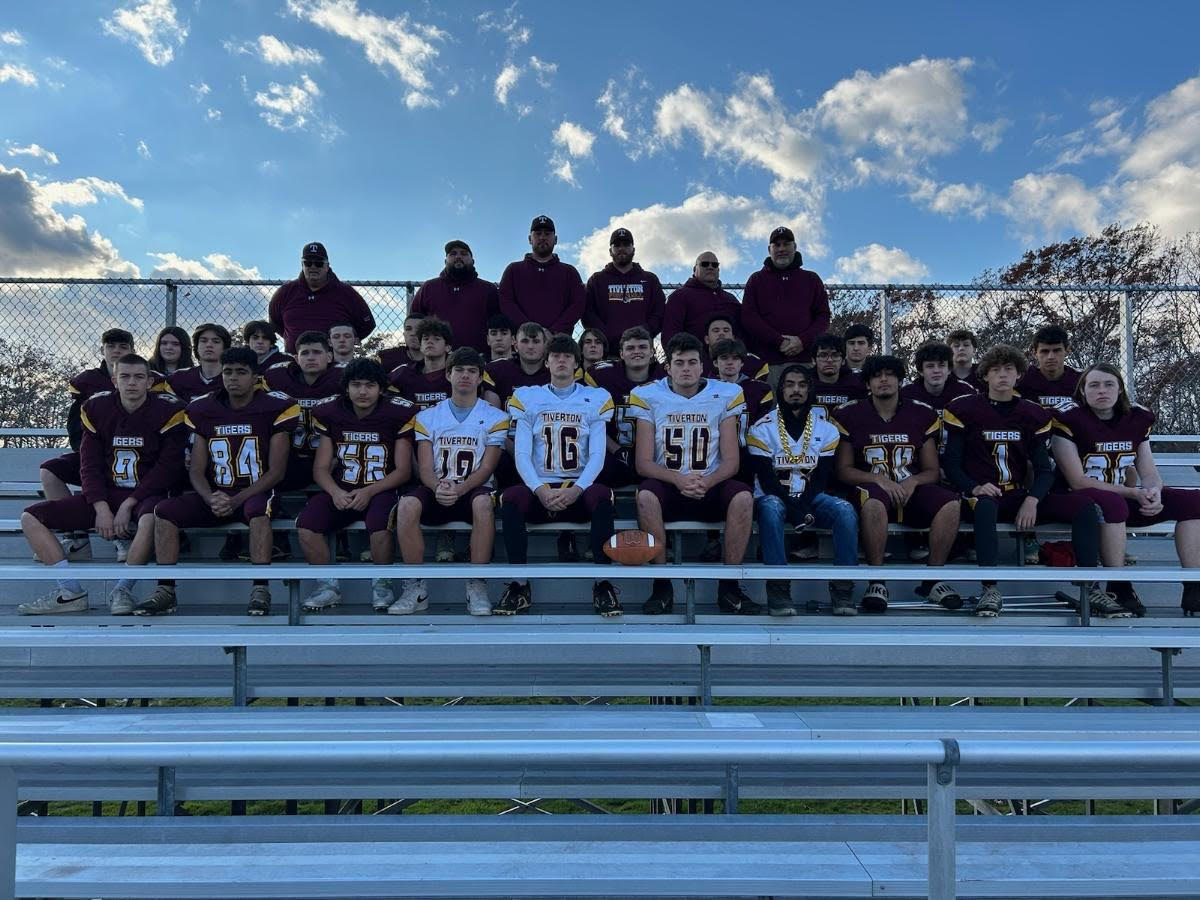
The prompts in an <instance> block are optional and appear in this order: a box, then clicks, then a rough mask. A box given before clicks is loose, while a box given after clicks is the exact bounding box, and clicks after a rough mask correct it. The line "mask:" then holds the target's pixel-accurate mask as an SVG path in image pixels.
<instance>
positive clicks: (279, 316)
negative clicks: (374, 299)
mask: <svg viewBox="0 0 1200 900" xmlns="http://www.w3.org/2000/svg"><path fill="white" fill-rule="evenodd" d="M267 318H268V319H269V320H270V322H271V325H272V326H273V327H274V328H275V330H276V331H277V332H279V333H280V334H282V335H283V339H284V345H285V347H286V348H287V351H288V353H295V352H296V338H298V337H300V335H301V334H303V333H304V332H306V331H325V332H327V331H329V326H331V325H336V324H337V323H338V322H349V323H350V324H351V325H353V326H354V332H355V334H357V335H358V339H359V340H360V341H361V340H363V339H365V338H366V336H367V335H369V334H370V333H371V332H372V331H374V330H375V317H374V316H373V315H371V310H370V308H369V307H368V306H367V301H366V300H364V299H363V298H362V295H361V294H360V293H359V292H358V291H356V290H355V289H354V288H353V287H351V286H350V285H348V284H346V282H344V281H341V280H339V279H338V277H337V276H336V275H334V274H333V270H330V272H329V279H328V280H327V281H326V282H325V283H324V284H323V285H321V286H320V287H319V288H317V289H316V290H313V289H312V288H310V287H309V286H308V282H307V281H305V279H304V276H303V275H301V276H300V277H299V278H297V279H295V280H293V281H289V282H287V283H285V284H281V285H280V286H279V287H278V288H277V289H276V290H275V293H274V294H273V295H272V297H271V303H270V305H269V306H268V307H267Z"/></svg>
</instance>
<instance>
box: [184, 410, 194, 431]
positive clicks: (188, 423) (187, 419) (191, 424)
mask: <svg viewBox="0 0 1200 900" xmlns="http://www.w3.org/2000/svg"><path fill="white" fill-rule="evenodd" d="M183 424H184V425H186V426H187V427H188V428H190V429H192V431H195V430H196V423H195V422H193V421H192V417H191V416H189V415H188V414H187V413H186V412H185V413H184V414H183Z"/></svg>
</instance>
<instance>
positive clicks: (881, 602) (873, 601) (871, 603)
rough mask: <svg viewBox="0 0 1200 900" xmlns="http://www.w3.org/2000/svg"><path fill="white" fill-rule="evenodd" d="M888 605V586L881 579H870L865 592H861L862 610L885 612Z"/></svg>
mask: <svg viewBox="0 0 1200 900" xmlns="http://www.w3.org/2000/svg"><path fill="white" fill-rule="evenodd" d="M887 607H888V588H887V585H886V584H884V583H883V582H882V581H872V582H871V583H870V584H868V585H867V592H866V593H865V594H863V598H862V608H863V612H869V613H882V612H887Z"/></svg>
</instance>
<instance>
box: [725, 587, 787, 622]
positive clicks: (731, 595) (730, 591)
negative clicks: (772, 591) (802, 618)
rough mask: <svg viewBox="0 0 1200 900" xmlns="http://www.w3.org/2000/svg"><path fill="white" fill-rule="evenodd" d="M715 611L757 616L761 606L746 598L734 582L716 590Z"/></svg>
mask: <svg viewBox="0 0 1200 900" xmlns="http://www.w3.org/2000/svg"><path fill="white" fill-rule="evenodd" d="M717 609H719V610H721V612H726V613H732V614H734V615H738V616H757V615H758V614H759V613H761V612H762V604H761V603H755V602H754V601H753V600H751V599H750V598H749V597H747V596H746V594H745V592H744V591H743V590H742V588H741V585H739V584H738V583H737V582H734V583H733V584H730V585H721V586H719V587H718V588H717ZM792 614H793V615H794V614H795V610H792Z"/></svg>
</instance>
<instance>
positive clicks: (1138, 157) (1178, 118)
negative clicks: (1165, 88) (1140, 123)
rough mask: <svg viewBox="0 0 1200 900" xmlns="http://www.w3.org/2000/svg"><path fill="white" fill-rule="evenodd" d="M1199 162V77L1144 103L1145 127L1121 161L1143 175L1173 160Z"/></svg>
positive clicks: (1128, 169) (1130, 172) (1131, 171)
mask: <svg viewBox="0 0 1200 900" xmlns="http://www.w3.org/2000/svg"><path fill="white" fill-rule="evenodd" d="M1176 161H1181V162H1186V163H1192V164H1195V163H1200V76H1196V77H1194V78H1189V79H1188V80H1187V81H1184V82H1181V83H1180V84H1178V85H1176V86H1175V87H1174V88H1172V89H1171V90H1170V91H1169V92H1167V93H1166V94H1163V95H1162V96H1160V97H1155V98H1154V99H1153V100H1151V101H1150V103H1149V104H1147V106H1146V129H1145V131H1143V132H1142V134H1141V135H1140V136H1139V137H1138V139H1137V140H1136V141H1135V142H1133V144H1132V145H1131V147H1130V153H1129V156H1128V157H1127V158H1126V159H1125V161H1124V162H1123V163H1122V164H1121V171H1122V172H1123V173H1125V174H1127V175H1132V176H1134V177H1138V178H1144V177H1146V176H1149V175H1153V174H1154V173H1155V172H1158V171H1161V170H1162V169H1163V168H1165V167H1166V166H1168V165H1170V164H1171V163H1173V162H1176Z"/></svg>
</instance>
